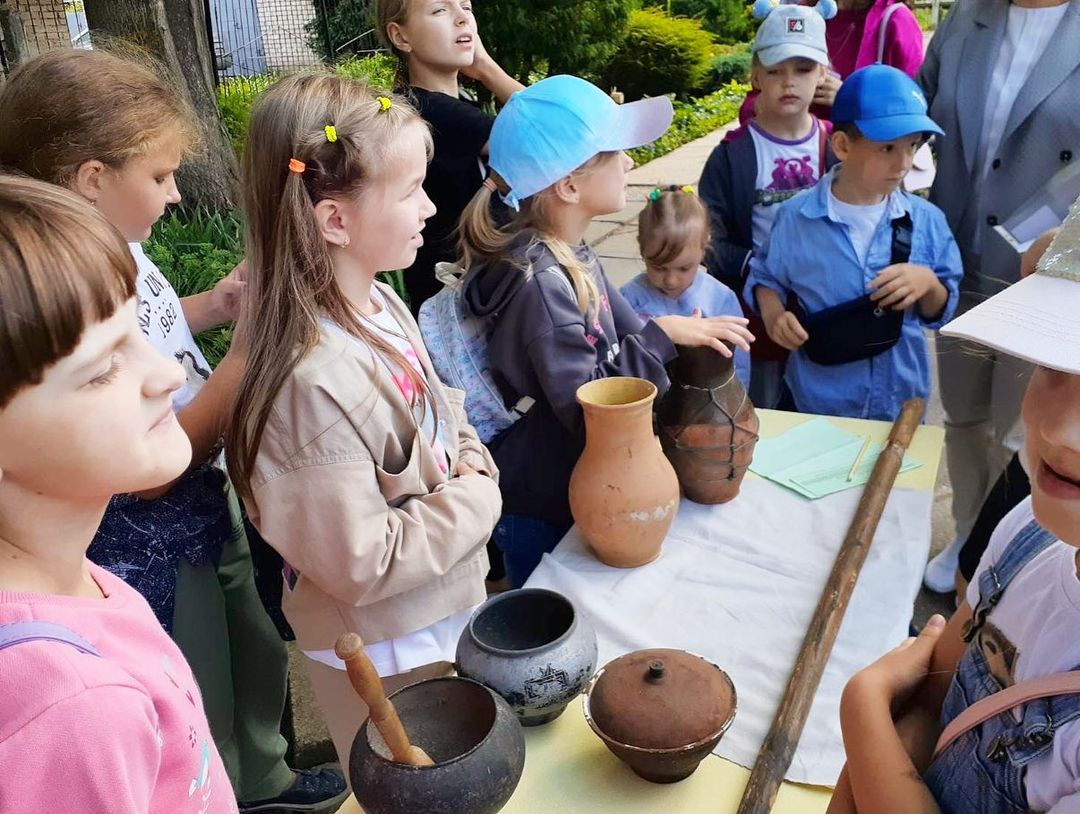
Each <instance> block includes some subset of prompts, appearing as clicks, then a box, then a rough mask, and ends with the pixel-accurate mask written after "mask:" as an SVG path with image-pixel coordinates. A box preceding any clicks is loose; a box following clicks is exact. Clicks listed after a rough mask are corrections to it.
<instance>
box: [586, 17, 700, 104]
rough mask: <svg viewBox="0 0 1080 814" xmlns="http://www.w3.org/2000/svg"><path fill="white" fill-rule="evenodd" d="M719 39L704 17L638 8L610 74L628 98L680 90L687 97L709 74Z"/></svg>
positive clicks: (608, 81)
mask: <svg viewBox="0 0 1080 814" xmlns="http://www.w3.org/2000/svg"><path fill="white" fill-rule="evenodd" d="M713 48H714V45H713V39H712V35H711V34H709V32H707V31H705V30H704V29H703V28H702V27H701V22H700V21H698V20H688V19H682V18H676V17H669V16H668V15H667V14H665V13H664V12H663V11H661V10H659V9H655V8H645V9H640V10H638V11H634V12H632V13H631V15H630V22H629V24H628V26H627V29H626V37H625V38H624V39H623V41H622V43H621V44H620V45H619V49H618V51H616V52H615V54H614V56H612V58H611V60H610V62H609V63H608V65H607V69H606V71H605V73H604V76H605V80H606V84H609V85H612V86H617V87H618V88H619V90H621V91H622V92H623V93H624V94H626V99H627V100H628V101H629V100H633V99H640V98H641V97H643V96H661V95H663V94H665V93H674V94H675V95H676V96H679V97H686V96H688V95H689V94H690V93H691V92H693V91H694V90H696V89H698V88H699V87H701V85H702V84H703V82H704V81H705V79H706V78H707V76H708V73H709V67H710V62H711V60H712V55H713Z"/></svg>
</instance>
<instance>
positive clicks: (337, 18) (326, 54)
mask: <svg viewBox="0 0 1080 814" xmlns="http://www.w3.org/2000/svg"><path fill="white" fill-rule="evenodd" d="M373 5H374V4H373V2H372V0H328V1H327V2H325V3H324V4H322V5H319V4H316V6H315V8H316V9H318V10H319V13H317V14H316V15H315V16H314V17H313V18H312V19H311V20H310V21H308V22H307V23H306V24H305V25H304V31H305V33H306V34H307V43H308V47H310V48H311V50H312V51H314V52H315V53H316V54H318V55H319V56H320V57H322V59H323V61H324V62H333V61H334V60H335V59H337V58H338V57H339V56H340V52H339V49H345V50H346V52H347V51H348V49H349V48H350V47H351V48H354V49H356V48H373V47H377V46H376V45H375V42H374V41H375V39H376V38H375V37H374V36H373V35H368V36H366V37H364V36H360V37H359V38H358V35H360V34H362V33H363V32H366V31H369V30H370V29H372V28H373V27H374V26H375V9H374V8H373ZM324 14H325V15H326V16H325V23H324V18H323V15H324ZM327 37H329V38H330V41H329V42H327ZM346 43H351V45H346Z"/></svg>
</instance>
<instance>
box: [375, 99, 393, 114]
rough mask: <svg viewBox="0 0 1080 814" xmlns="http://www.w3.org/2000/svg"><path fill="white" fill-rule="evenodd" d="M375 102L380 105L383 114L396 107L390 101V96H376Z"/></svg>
mask: <svg viewBox="0 0 1080 814" xmlns="http://www.w3.org/2000/svg"><path fill="white" fill-rule="evenodd" d="M375 101H376V102H378V103H379V110H381V111H382V112H383V113H385V112H386V111H388V110H389V109H390V108H391V107H393V106H394V103H393V102H391V101H390V97H388V96H376V97H375Z"/></svg>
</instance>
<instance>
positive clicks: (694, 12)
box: [645, 0, 758, 43]
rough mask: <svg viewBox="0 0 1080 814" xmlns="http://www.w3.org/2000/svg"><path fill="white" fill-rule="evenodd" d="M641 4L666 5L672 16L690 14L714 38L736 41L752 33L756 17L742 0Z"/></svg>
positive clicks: (675, 0)
mask: <svg viewBox="0 0 1080 814" xmlns="http://www.w3.org/2000/svg"><path fill="white" fill-rule="evenodd" d="M645 5H648V6H662V7H666V9H667V11H668V13H669V14H673V15H675V16H676V17H693V18H694V19H697V20H701V26H702V28H704V29H705V30H706V31H708V32H709V33H711V34H712V35H713V36H714V37H715V38H716V41H717V42H723V43H740V42H746V41H747V40H749V39H750V38H752V37H753V36H754V32H755V31H756V30H757V25H758V24H757V21H756V20H755V19H754V15H753V13H752V11H751V8H752V4H751V3H747V2H746V1H745V0H647V2H646V3H645Z"/></svg>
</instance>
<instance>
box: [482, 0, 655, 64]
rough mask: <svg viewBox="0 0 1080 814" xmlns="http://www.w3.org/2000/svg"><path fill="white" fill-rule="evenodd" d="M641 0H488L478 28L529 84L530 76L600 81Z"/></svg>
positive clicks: (493, 51)
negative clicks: (571, 76) (561, 76)
mask: <svg viewBox="0 0 1080 814" xmlns="http://www.w3.org/2000/svg"><path fill="white" fill-rule="evenodd" d="M636 4H637V0H532V2H522V0H483V2H479V3H477V4H476V6H475V7H474V11H475V14H476V23H477V28H478V29H479V31H480V36H481V37H482V38H483V41H484V45H485V47H486V48H487V49H488V51H489V52H490V53H491V55H492V56H493V57H494V58H495V60H496V61H497V62H498V63H499V64H500V65H501V66H502V67H503V69H505V70H506V71H507V72H508V73H509V74H511V75H512V76H515V77H517V78H518V79H519V80H521V81H522V82H523V83H524V82H526V80H527V79H528V78H529V76H530V74H533V73H536V72H539V73H541V74H543V75H552V74H560V73H570V74H575V75H577V76H582V77H585V78H586V79H596V78H598V77H599V76H600V75H601V74H602V73H603V68H604V65H605V64H606V63H607V61H608V59H610V57H611V56H612V54H613V53H614V52H615V49H616V48H617V47H618V43H619V41H620V39H621V35H622V32H623V31H624V30H625V28H626V23H627V19H628V17H629V14H630V10H631V9H632V8H634V7H635V6H636Z"/></svg>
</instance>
